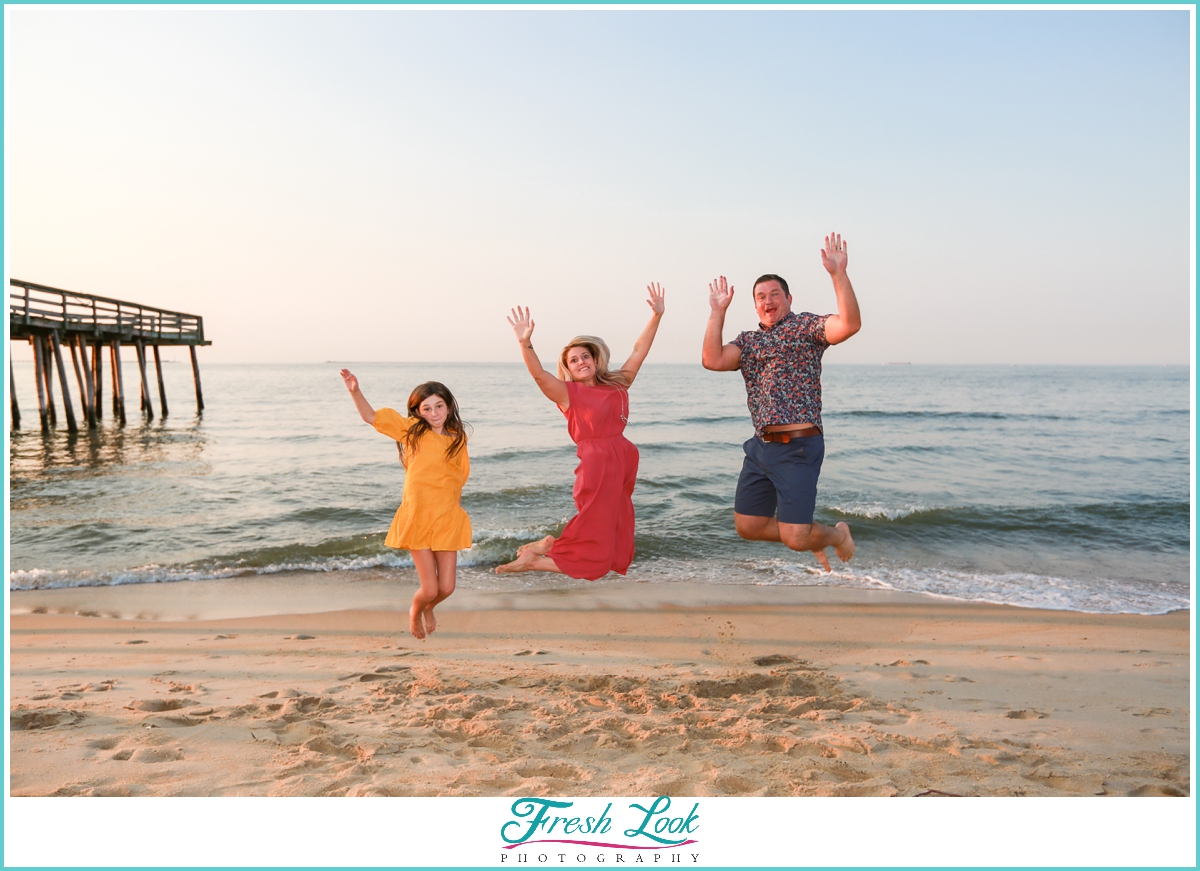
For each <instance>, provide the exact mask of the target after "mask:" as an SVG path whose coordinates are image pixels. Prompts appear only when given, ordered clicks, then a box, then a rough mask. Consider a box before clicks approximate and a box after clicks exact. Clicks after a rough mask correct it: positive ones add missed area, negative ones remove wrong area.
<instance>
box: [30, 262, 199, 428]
mask: <svg viewBox="0 0 1200 871" xmlns="http://www.w3.org/2000/svg"><path fill="white" fill-rule="evenodd" d="M8 283H9V285H10V290H9V294H8V324H9V330H10V336H11V339H12V341H13V342H14V343H15V342H16V341H17V340H19V339H25V340H26V341H28V342H29V344H30V345H32V346H33V370H34V378H35V380H36V381H37V396H38V415H39V417H40V419H41V425H42V429H43V430H49V429H50V428H51V427H54V426H56V425H57V422H58V421H57V413H56V411H55V408H54V375H55V372H57V374H58V386H59V388H60V389H61V391H62V406H63V412H64V414H65V415H66V418H67V429H69V430H70V431H71V432H78V431H79V421H78V419H77V418H76V417H75V409H74V406H73V404H72V400H71V385H70V382H69V381H68V378H67V365H66V360H65V355H64V349H69V350H70V354H71V367H72V368H73V369H74V371H75V383H76V386H77V387H78V389H79V404H80V408H81V410H82V414H83V422H84V423H85V424H86V425H87V427H88V428H89V429H95V428H96V427H97V426H99V424H100V420H101V418H102V416H103V406H104V402H103V397H104V378H103V373H104V349H105V347H107V348H108V357H109V365H110V369H111V373H112V375H111V390H112V413H113V416H114V417H115V419H116V420H117V422H118V423H120V424H121V425H122V426H124V425H125V380H124V377H123V376H122V372H121V344H122V343H124V344H126V345H132V346H133V347H134V348H135V349H136V350H137V361H138V370H139V374H140V375H141V384H140V393H141V404H140V409H141V413H142V414H143V415H145V417H146V419H147V420H153V418H154V405H153V403H152V402H151V397H150V381H149V379H148V378H147V376H146V362H147V353H146V351H147V349H150V350H152V351H153V354H154V368H155V371H156V373H157V375H158V400H159V407H160V409H161V411H162V415H163V417H166V416H167V391H166V387H165V386H164V385H163V375H162V359H161V357H160V356H159V350H158V349H159V348H160V347H163V346H172V345H187V346H188V350H189V351H190V352H191V356H192V380H193V382H194V383H195V386H196V413H197V414H199V413H201V412H202V411H203V410H204V394H203V393H202V392H201V390H200V365H199V363H198V362H197V360H196V346H197V345H211V344H212V342H208V341H205V339H204V319H203V318H201V317H200V316H199V315H189V314H184V313H183V312H173V311H167V310H166V309H160V308H154V307H153V306H148V305H142V304H141V303H136V302H126V301H124V300H119V299H109V298H108V297H103V296H93V295H91V294H86V293H75V292H74V291H70V290H60V289H58V288H56V287H46V286H45V285H42V284H34V283H33V282H30V281H19V280H17V279H15V278H13V279H9V282H8ZM89 352H90V357H91V360H90V361H89V359H88V357H89ZM9 395H10V397H11V403H10V412H11V415H12V428H13V429H20V427H21V410H20V409H19V408H18V407H17V392H16V379H15V377H14V376H13V374H12V365H11V357H10V364H9Z"/></svg>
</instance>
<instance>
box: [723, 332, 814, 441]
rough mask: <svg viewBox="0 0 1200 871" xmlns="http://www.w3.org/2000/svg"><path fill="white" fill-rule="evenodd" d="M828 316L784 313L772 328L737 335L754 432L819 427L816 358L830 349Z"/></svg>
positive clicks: (736, 340) (735, 342) (741, 367)
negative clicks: (782, 427)
mask: <svg viewBox="0 0 1200 871" xmlns="http://www.w3.org/2000/svg"><path fill="white" fill-rule="evenodd" d="M828 318H829V315H814V314H812V313H811V312H801V313H800V314H796V312H788V314H787V316H786V317H784V319H783V320H781V321H780V322H779V323H777V324H776V325H775V326H773V327H764V326H763V325H762V324H759V325H758V329H757V330H753V331H750V330H746V331H745V332H742V333H739V334H738V337H737V338H736V339H734V340H733V342H732V343H731V344H733V345H736V346H737V347H738V348H739V349H741V352H742V359H741V363H740V364H739V368H740V369H741V370H742V377H743V378H745V379H746V405H747V406H748V407H749V408H750V419H751V420H752V421H753V422H754V428H755V429H756V430H758V431H759V432H762V430H763V428H764V427H767V426H775V425H779V424H785V423H812V424H816V425H817V426H819V427H822V429H824V427H823V426H822V424H821V355H822V354H824V353H825V349H826V348H828V347H829V342H828V341H827V340H826V339H825V321H826V320H827V319H828Z"/></svg>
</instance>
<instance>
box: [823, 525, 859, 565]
mask: <svg viewBox="0 0 1200 871" xmlns="http://www.w3.org/2000/svg"><path fill="white" fill-rule="evenodd" d="M834 529H840V530H842V532H844V533H846V537H845V538H843V539H842V543H841V544H835V545H834V546H833V549H834V550H835V551H837V555H838V559H840V560H841V561H842V562H844V563H848V562H850V560H851V559H852V558H853V557H854V537H853V536H851V535H850V525H849V524H848V523H844V522H843V523H838V524H835V525H834ZM826 566H828V563H826Z"/></svg>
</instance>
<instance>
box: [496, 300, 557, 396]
mask: <svg viewBox="0 0 1200 871" xmlns="http://www.w3.org/2000/svg"><path fill="white" fill-rule="evenodd" d="M508 323H509V326H511V327H512V328H513V333H514V334H515V335H516V337H517V343H518V344H519V345H520V346H521V359H523V360H524V361H525V368H526V369H528V370H529V374H530V375H532V376H533V380H534V381H536V382H537V386H538V388H539V389H540V390H541V391H542V393H543V394H545V396H546V398H547V399H549V400H550V401H551V402H553V403H555V404H556V405H558V407H559V408H569V407H570V406H571V394H569V393H567V385H566V384H565V383H564V382H562V381H559V380H558V379H557V378H555V377H554V376H553V375H551V374H550V373H549V372H547V371H546V370H545V368H544V367H543V366H542V361H541V360H539V359H538V355H537V353H536V352H535V351H534V350H533V342H532V341H531V340H530V339H531V337H532V336H533V321H532V320H531V319H530V317H529V309H528V308H526V309H525V311H524V313H522V311H521V307H520V306H517V307H516V308H515V309H513V310H512V316H511V317H509V318H508Z"/></svg>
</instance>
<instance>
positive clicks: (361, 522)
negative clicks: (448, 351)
mask: <svg viewBox="0 0 1200 871" xmlns="http://www.w3.org/2000/svg"><path fill="white" fill-rule="evenodd" d="M18 356H19V355H18ZM13 365H14V374H15V379H16V384H17V395H18V398H19V401H20V403H21V411H22V418H23V419H22V423H23V427H24V428H23V429H21V430H19V431H15V432H12V433H10V454H9V457H10V460H9V461H10V476H11V489H10V493H9V507H10V533H9V535H10V538H9V554H10V564H11V567H10V575H9V586H10V589H13V590H26V589H41V588H47V587H63V586H79V585H96V584H122V583H164V582H179V581H201V582H202V581H203V580H205V579H211V578H224V577H231V576H238V575H246V576H253V575H258V574H264V573H272V574H273V573H279V572H288V571H295V570H307V571H333V570H350V571H353V570H357V569H374V570H378V569H379V568H380V567H384V568H386V567H394V569H395V571H396V573H397V576H411V575H412V569H411V565H412V563H411V560H410V559H409V558H408V555H407V553H406V552H404V551H392V550H389V549H388V548H385V547H384V546H383V537H384V533H385V532H386V530H387V527H388V524H389V522H390V520H391V516H392V514H393V513H394V511H395V509H396V506H397V505H398V503H399V500H400V492H401V489H402V486H403V469H402V468H401V466H400V464H399V462H398V460H397V455H396V449H395V445H394V443H393V442H391V441H389V440H388V439H386V438H385V437H383V436H380V435H378V434H377V433H375V431H374V430H373V429H371V428H370V427H369V426H367V425H366V424H364V423H363V422H362V421H361V420H360V419H359V418H358V416H357V414H356V413H355V410H354V406H353V404H352V402H351V400H350V397H349V395H348V394H347V393H346V390H345V388H344V387H343V386H342V382H341V379H340V377H339V376H338V369H339V368H340V366H341V365H342V364H336V363H328V364H309V365H207V366H205V365H203V363H202V376H203V379H204V393H205V401H206V403H207V406H208V407H207V408H206V410H205V411H204V414H203V416H202V417H197V415H196V413H195V405H194V399H193V394H192V385H191V369H190V366H189V365H187V364H186V363H182V364H167V365H166V366H165V375H166V380H167V392H168V399H169V400H170V403H171V414H170V415H169V416H168V417H167V418H166V419H165V420H163V419H160V418H157V417H156V419H155V420H154V421H152V422H149V423H145V422H143V421H142V420H141V418H140V416H139V415H138V414H137V413H136V405H137V400H136V392H137V388H136V381H133V380H132V379H129V378H127V388H129V387H130V385H131V384H132V387H131V388H130V389H131V392H132V393H133V395H134V399H133V401H132V402H130V403H129V405H128V408H127V410H128V413H129V421H130V422H129V425H128V426H126V427H124V428H119V427H117V426H115V424H114V422H113V420H112V415H111V412H110V411H109V408H106V409H105V419H104V421H103V426H102V427H101V429H100V430H99V431H98V432H96V433H86V432H84V433H82V434H80V435H78V436H70V435H68V434H67V433H66V427H65V424H64V422H63V418H62V415H61V411H60V420H59V427H58V429H57V430H56V431H54V432H52V433H50V434H48V435H43V434H42V433H41V432H40V431H39V430H38V429H37V403H36V397H35V394H34V385H33V374H32V366H31V364H29V363H26V362H23V361H20V360H18V361H17V362H15V363H14V364H13ZM349 368H351V369H352V370H353V371H354V372H355V373H356V374H357V375H358V376H359V379H360V382H361V384H362V387H363V390H364V393H365V394H366V396H367V397H368V399H369V400H370V401H371V402H372V403H373V404H374V405H375V407H377V408H379V407H382V406H385V405H392V406H399V407H402V406H403V402H404V400H405V398H406V397H407V395H408V392H409V391H410V390H411V388H412V387H413V386H415V385H416V384H417V383H419V382H421V381H425V380H430V379H434V380H440V381H443V382H445V383H446V384H447V385H448V386H449V387H450V388H451V390H453V391H454V393H455V394H456V396H457V397H458V400H459V403H460V406H461V408H462V412H463V418H464V419H465V420H466V421H467V422H468V423H469V424H470V425H471V426H472V428H473V433H472V438H471V442H470V455H471V464H472V472H471V479H470V481H468V483H467V486H466V489H465V490H464V493H463V504H464V506H465V507H466V509H467V511H468V512H469V513H470V515H471V518H472V523H473V525H474V529H475V544H474V546H473V547H472V548H471V549H470V550H468V551H464V552H462V553H461V554H460V557H459V565H460V580H459V582H460V584H464V585H469V586H474V587H496V588H503V589H512V590H520V589H525V588H530V587H535V586H559V587H571V586H575V585H579V584H583V583H586V582H583V581H574V580H571V579H568V578H562V577H558V576H550V575H545V574H526V575H520V576H505V577H499V576H496V575H495V574H493V573H492V572H491V569H492V568H493V567H494V566H495V565H497V564H498V563H500V562H502V561H506V560H508V559H510V558H511V557H512V555H513V553H514V551H515V550H516V547H517V546H518V545H519V544H521V543H523V542H525V541H529V540H532V539H534V538H538V537H540V536H542V535H545V534H546V533H548V532H549V533H556V532H557V531H559V530H560V529H561V528H562V526H563V524H564V523H565V522H566V520H567V519H568V518H569V517H570V516H571V514H572V513H573V503H572V501H571V486H572V482H573V471H574V468H575V465H576V462H577V461H576V458H575V448H574V445H573V444H572V443H571V441H570V439H569V438H568V436H567V432H566V426H565V423H564V421H563V418H562V416H561V414H560V413H559V412H558V411H557V410H556V409H555V408H554V407H553V406H552V405H551V403H549V402H548V401H547V400H545V399H544V398H543V397H542V396H541V394H540V393H539V392H538V390H537V388H536V387H535V386H534V384H533V382H532V380H531V379H530V378H529V377H528V375H527V374H526V373H525V371H524V368H523V367H522V366H521V365H520V364H519V363H514V364H415V363H404V364H399V363H397V364H359V365H355V364H351V365H350V367H349ZM130 372H131V367H130V366H128V365H127V366H126V375H127V376H129V375H130ZM823 381H824V397H825V403H824V419H825V426H826V458H825V464H824V468H823V472H822V476H821V485H820V492H819V495H818V501H817V519H818V520H819V521H821V522H824V523H834V522H836V521H839V520H845V521H847V522H848V523H849V524H850V525H851V528H852V529H853V531H854V536H855V540H856V542H857V545H858V553H857V555H856V557H855V558H854V560H853V561H852V562H851V563H849V564H846V565H841V564H839V563H838V561H837V559H836V558H833V565H834V572H833V574H824V573H821V572H820V571H819V569H818V566H817V563H816V561H815V559H814V558H813V556H812V554H796V553H792V552H790V551H788V550H786V549H785V548H783V547H782V546H780V545H773V544H767V543H752V542H745V541H742V540H741V539H739V538H738V537H737V535H736V534H735V533H734V531H733V494H734V488H735V484H736V481H737V476H738V472H739V470H740V467H741V459H742V451H741V443H742V442H743V441H744V440H745V439H746V438H747V437H749V435H750V434H751V426H750V422H749V415H748V413H747V411H746V406H745V392H744V389H743V386H742V380H741V376H740V375H739V374H738V373H736V372H734V373H712V372H706V371H704V370H703V369H701V368H700V366H699V365H653V364H647V365H646V366H645V367H644V368H643V370H642V373H641V375H640V376H639V378H638V381H637V383H636V384H635V385H634V387H633V390H632V392H631V402H630V425H629V428H628V430H627V431H626V434H627V436H628V437H629V438H630V440H631V441H633V442H634V444H636V445H637V446H638V449H639V451H640V452H641V465H640V469H639V474H638V484H637V490H636V492H635V493H634V505H635V509H636V512H637V523H638V526H637V542H636V544H637V557H636V559H635V562H634V564H633V566H632V567H631V569H630V573H629V577H630V578H631V579H635V580H639V581H644V582H649V583H663V584H670V583H673V582H679V581H690V582H702V583H712V584H765V585H772V584H791V585H815V584H836V585H845V586H854V587H869V588H875V589H893V590H903V591H911V592H918V593H925V594H929V595H934V596H944V597H951V598H957V599H963V600H969V601H982V602H999V603H1008V604H1013V605H1021V606H1030V607H1041V608H1058V609H1071V610H1080V611H1091V612H1126V613H1142V614H1155V613H1163V612H1166V611H1169V610H1173V609H1178V608H1186V607H1190V545H1191V506H1190V450H1191V447H1190V446H1191V429H1190V427H1191V416H1190V383H1189V372H1188V369H1187V367H1034V366H1009V367H1001V366H971V367H952V366H851V365H840V366H839V365H836V364H833V365H826V367H825V373H824V379H823ZM107 388H108V385H107V384H106V395H105V402H106V404H107V403H109V401H110V400H109V394H108V393H107ZM127 402H128V400H127ZM154 403H155V406H156V409H157V405H158V399H157V395H155V396H154Z"/></svg>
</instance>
